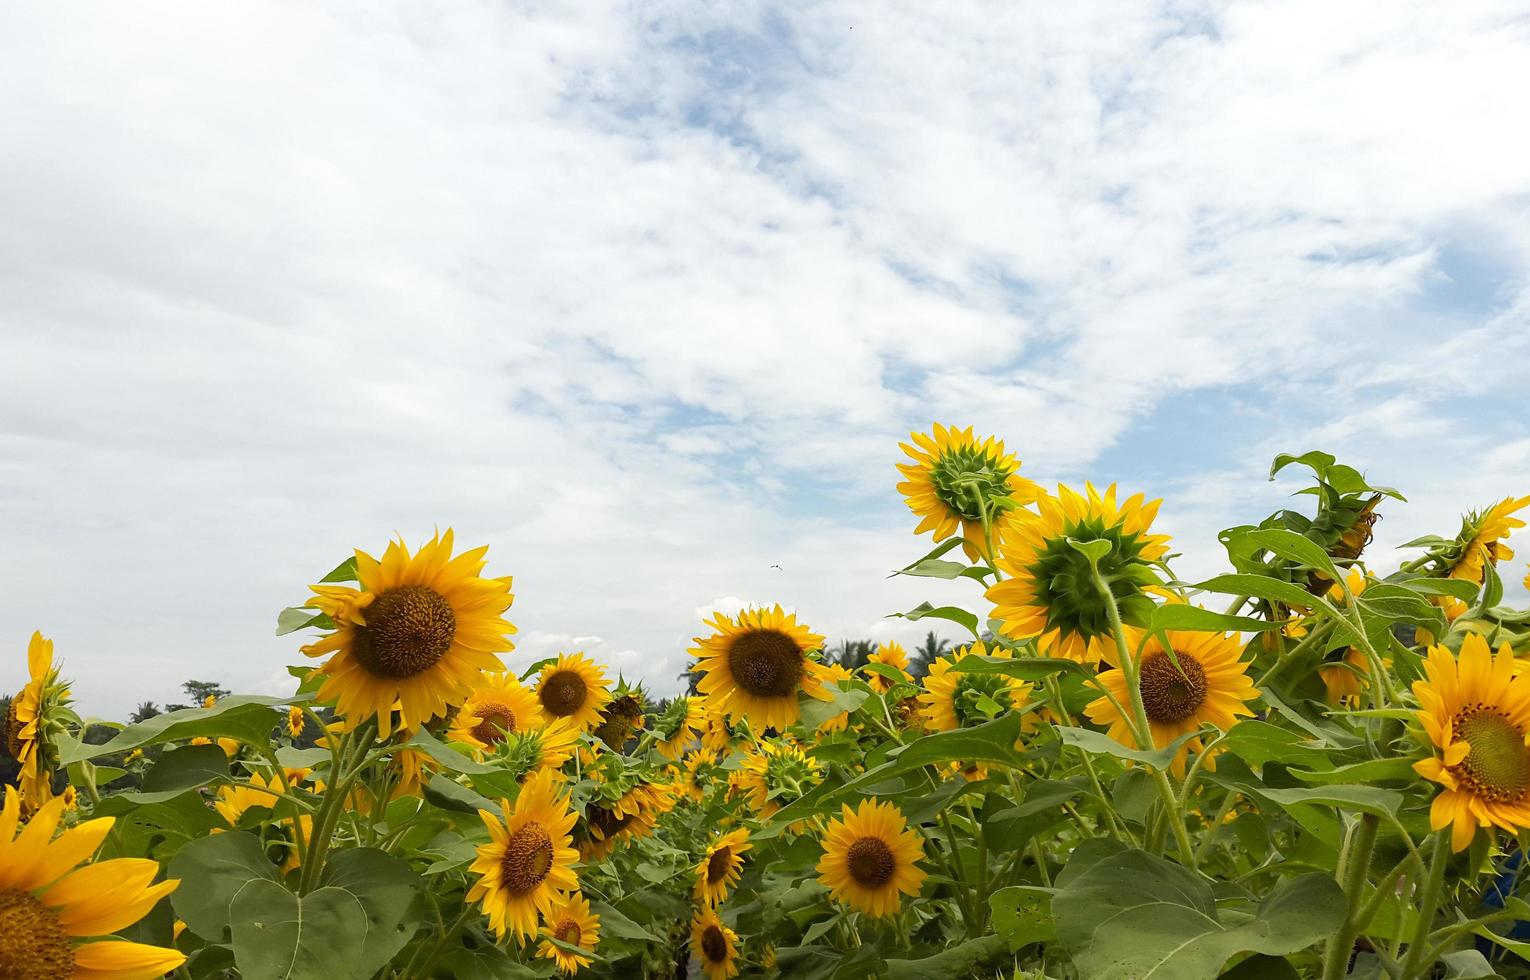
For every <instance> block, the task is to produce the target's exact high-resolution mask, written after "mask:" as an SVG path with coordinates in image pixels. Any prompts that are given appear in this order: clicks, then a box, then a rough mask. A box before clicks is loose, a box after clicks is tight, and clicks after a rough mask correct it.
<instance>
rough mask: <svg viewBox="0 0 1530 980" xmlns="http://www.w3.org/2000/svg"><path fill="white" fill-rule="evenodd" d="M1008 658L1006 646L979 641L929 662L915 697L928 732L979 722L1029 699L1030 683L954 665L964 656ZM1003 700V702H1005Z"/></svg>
mask: <svg viewBox="0 0 1530 980" xmlns="http://www.w3.org/2000/svg"><path fill="white" fill-rule="evenodd" d="M969 655H970V656H974V657H995V658H997V659H1000V660H1009V659H1011V657H1012V654H1011V653H1010V651H1009V649H1008V648H1007V647H999V646H996V647H994V648H993V649H992V650H989V649H988V648H987V647H985V646H984V645H983V644H982V643H981V642H978V643H974V644H972V645H971V646H967V647H963V648H961V649H960V650H958V651H956V652H955V653H953V654H949V655H948V656H944V657H941V658H940V659H939V660H936V661H935V662H934V663H932V664H930V672H929V673H928V674H926V675H925V677H924V691H923V692H922V693H921V694H920V695H919V701H920V703H921V704H922V705H923V706H924V707H923V708H922V709H921V710H922V713H923V715H924V725H925V727H926V728H928V729H929V730H930V731H932V732H949V731H955V730H956V729H958V728H970V727H972V726H973V725H981V724H982V723H983V722H985V721H989V720H990V719H992V718H994V717H996V716H997V715H998V714H1000V713H1001V712H1003V711H1004V710H1006V709H1012V710H1015V711H1019V710H1021V709H1023V708H1024V707H1025V706H1026V704H1027V703H1028V702H1029V701H1030V699H1031V690H1032V685H1030V684H1027V683H1026V682H1025V681H1022V680H1018V679H1016V678H1014V677H1008V676H1006V675H1004V674H969V673H967V672H966V671H962V670H958V669H956V664H957V663H959V662H960V661H961V660H962V659H963V658H964V657H967V656H969ZM1006 702H1007V703H1006Z"/></svg>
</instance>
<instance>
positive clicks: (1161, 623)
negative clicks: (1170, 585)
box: [1148, 602, 1282, 633]
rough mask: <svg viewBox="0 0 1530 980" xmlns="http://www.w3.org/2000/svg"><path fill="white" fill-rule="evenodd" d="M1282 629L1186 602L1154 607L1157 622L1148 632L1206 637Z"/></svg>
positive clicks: (1151, 624)
mask: <svg viewBox="0 0 1530 980" xmlns="http://www.w3.org/2000/svg"><path fill="white" fill-rule="evenodd" d="M1281 625H1282V624H1281V623H1278V622H1276V623H1272V622H1270V621H1268V620H1264V619H1255V618H1254V617H1252V616H1230V615H1228V614H1227V613H1219V612H1212V611H1211V610H1210V609H1202V608H1201V607H1200V606H1191V605H1187V604H1186V603H1183V602H1166V603H1164V604H1163V605H1161V606H1156V607H1154V609H1153V618H1152V619H1151V620H1149V621H1148V632H1150V633H1156V632H1158V631H1159V630H1196V631H1199V632H1204V633H1232V632H1250V633H1257V632H1259V631H1261V630H1275V629H1280V627H1281Z"/></svg>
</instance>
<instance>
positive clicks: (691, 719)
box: [654, 696, 706, 762]
mask: <svg viewBox="0 0 1530 980" xmlns="http://www.w3.org/2000/svg"><path fill="white" fill-rule="evenodd" d="M705 723H706V712H705V711H703V710H702V701H701V699H700V698H690V697H684V696H682V697H678V698H675V699H674V700H673V701H671V702H670V705H669V708H668V709H666V710H665V712H664V714H663V715H661V716H660V718H659V720H658V722H657V723H656V724H655V725H654V734H655V736H657V738H658V742H657V743H656V744H655V745H654V748H656V749H658V750H659V754H660V755H662V756H663V757H664V758H666V759H668V760H669V761H671V762H676V761H678V760H679V759H680V757H681V756H683V755H684V754H685V750H686V749H688V748H690V746H691V745H692V744H693V743H694V742H695V741H696V733H697V732H699V731H701V728H702V726H703V725H704V724H705Z"/></svg>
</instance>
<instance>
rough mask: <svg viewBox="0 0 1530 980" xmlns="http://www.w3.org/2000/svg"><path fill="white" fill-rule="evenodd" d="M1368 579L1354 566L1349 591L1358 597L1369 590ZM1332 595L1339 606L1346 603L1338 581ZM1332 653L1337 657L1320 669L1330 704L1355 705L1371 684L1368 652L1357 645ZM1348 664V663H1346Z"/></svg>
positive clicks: (1346, 580)
mask: <svg viewBox="0 0 1530 980" xmlns="http://www.w3.org/2000/svg"><path fill="white" fill-rule="evenodd" d="M1366 581H1367V579H1366V577H1365V574H1364V573H1363V572H1361V571H1360V570H1359V569H1358V568H1351V569H1350V570H1349V572H1348V574H1347V575H1346V576H1345V582H1346V584H1347V585H1348V586H1349V592H1350V594H1351V595H1355V596H1358V595H1361V594H1363V593H1364V592H1365V586H1366ZM1328 598H1329V599H1330V600H1332V601H1333V602H1334V604H1335V605H1339V606H1342V605H1343V604H1344V602H1345V599H1344V590H1343V589H1341V588H1340V587H1339V584H1338V583H1337V582H1335V583H1333V584H1332V585H1330V586H1329V587H1328ZM1330 656H1332V657H1334V660H1333V661H1332V662H1331V663H1328V664H1327V665H1326V666H1322V667H1319V668H1318V679H1319V680H1321V681H1322V682H1323V689H1324V691H1325V693H1326V697H1327V700H1328V703H1329V704H1332V705H1354V704H1355V703H1357V702H1358V701H1359V699H1360V694H1361V693H1362V692H1363V691H1364V690H1365V689H1366V688H1367V687H1369V686H1370V663H1369V661H1368V660H1367V658H1366V656H1365V651H1364V650H1361V649H1359V648H1357V647H1349V648H1348V649H1347V650H1344V651H1342V652H1339V651H1336V652H1335V653H1333V654H1330ZM1346 664H1347V665H1348V666H1345V665H1346Z"/></svg>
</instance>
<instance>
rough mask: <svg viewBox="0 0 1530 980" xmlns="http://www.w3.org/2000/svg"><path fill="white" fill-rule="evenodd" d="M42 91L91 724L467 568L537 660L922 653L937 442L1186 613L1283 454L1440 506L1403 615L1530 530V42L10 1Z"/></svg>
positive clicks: (54, 517) (36, 111)
mask: <svg viewBox="0 0 1530 980" xmlns="http://www.w3.org/2000/svg"><path fill="white" fill-rule="evenodd" d="M0 81H3V82H4V84H3V85H0V127H3V128H4V131H5V132H7V134H9V135H8V138H7V140H6V145H5V147H4V149H3V150H0V213H4V214H5V215H6V221H5V222H3V223H0V297H3V302H0V366H3V368H4V382H3V383H0V526H3V527H4V528H5V529H6V531H7V534H6V536H5V537H6V545H5V548H4V549H3V551H0V593H3V594H4V595H5V596H6V599H5V601H4V602H0V690H9V689H13V688H15V687H16V686H18V685H19V683H20V682H21V680H22V676H21V671H22V664H23V656H22V655H23V652H24V650H25V645H26V638H27V636H29V635H30V633H31V631H32V630H33V629H41V630H43V631H44V632H45V633H46V634H48V635H50V636H53V637H54V638H55V639H56V641H57V649H58V653H59V655H60V656H61V657H62V658H63V659H64V661H65V663H66V665H67V672H68V673H69V674H70V675H71V676H72V677H73V678H74V679H75V690H76V693H77V695H78V696H79V698H80V700H81V703H82V705H83V706H84V707H85V709H86V710H87V711H91V712H96V713H100V714H102V715H121V714H123V713H125V712H126V711H127V710H129V709H130V708H131V707H132V705H133V704H135V703H136V702H138V701H140V700H145V699H154V700H157V701H161V702H163V701H165V700H167V699H170V698H172V697H173V696H174V695H175V694H176V687H177V685H178V684H179V682H180V681H181V680H183V679H185V678H187V677H193V676H194V677H199V678H215V679H218V680H222V681H224V682H225V683H226V684H228V685H230V686H233V687H236V688H239V689H242V690H256V691H262V692H269V693H280V692H282V691H284V690H286V689H287V687H286V685H287V684H288V683H289V680H288V678H287V675H286V673H285V670H284V666H285V665H286V664H288V663H296V662H298V661H299V660H301V657H300V655H299V654H298V652H297V645H298V644H297V642H296V641H295V640H294V638H292V637H287V638H277V637H275V636H273V635H272V625H273V620H274V615H275V612H276V610H278V609H280V608H281V607H282V606H285V605H288V604H290V603H293V602H295V601H299V600H301V599H302V597H303V596H304V595H305V586H306V584H307V583H308V582H309V581H312V580H313V579H314V578H316V577H317V576H318V575H321V574H322V573H323V572H324V571H326V570H327V569H329V568H330V567H332V566H333V565H334V564H335V563H336V562H338V561H339V560H340V559H341V558H342V557H344V555H345V554H346V553H347V552H348V549H350V548H352V547H361V548H364V549H367V550H370V551H373V552H376V551H379V550H380V549H381V548H382V547H383V546H384V545H385V543H386V541H387V539H388V537H389V536H390V535H392V534H395V533H398V534H402V535H403V536H404V537H405V538H406V539H407V540H409V541H410V542H417V541H419V540H420V539H421V538H422V537H423V536H427V535H428V534H429V533H430V532H431V531H432V530H433V529H434V528H435V527H437V526H440V527H446V526H453V527H455V528H456V529H457V532H458V535H459V539H460V540H461V541H463V542H464V543H480V542H486V543H488V544H490V546H491V551H490V557H491V568H492V569H493V570H494V572H495V573H496V574H513V575H514V576H515V579H516V588H515V591H516V593H517V599H516V603H515V606H514V607H513V610H512V613H511V619H512V620H513V621H515V622H516V623H517V624H518V625H519V627H520V630H521V632H520V635H519V647H518V649H517V651H516V653H514V654H513V655H512V656H511V657H510V661H511V663H512V664H513V665H521V664H525V663H528V662H530V660H531V659H533V658H535V657H540V656H543V655H547V654H549V653H554V652H557V651H559V650H572V649H585V650H587V651H588V652H590V653H591V654H593V655H595V656H596V657H598V658H599V659H601V660H603V661H605V662H606V663H608V664H610V665H611V666H612V667H613V671H616V670H619V671H621V672H623V673H624V674H626V675H627V676H629V677H633V678H639V677H640V678H643V679H645V680H646V681H647V682H648V683H649V684H650V685H651V686H652V687H653V688H654V689H656V690H658V691H668V690H670V689H672V686H673V683H674V677H675V675H676V674H677V673H678V672H679V671H680V670H681V669H682V668H683V667H684V665H685V663H686V659H687V658H686V654H685V650H686V647H687V646H688V644H689V639H690V637H691V636H693V635H694V634H695V633H696V632H698V631H699V630H700V625H701V620H702V618H703V616H705V615H706V614H707V613H709V612H710V611H711V610H712V609H713V608H719V607H722V608H732V607H735V606H737V605H738V604H740V603H742V602H746V601H747V602H776V601H779V602H782V603H784V604H786V605H790V606H793V607H795V608H796V609H797V610H798V612H799V613H800V614H801V616H802V617H803V618H804V619H805V620H806V621H807V622H808V623H810V624H812V625H813V626H815V627H816V628H817V629H818V630H819V631H820V632H823V633H826V634H828V635H829V636H830V637H831V638H842V637H847V636H848V637H862V636H873V637H877V638H902V639H906V640H912V639H916V638H917V637H918V636H919V635H921V634H922V632H923V630H922V628H921V627H920V625H919V624H908V623H903V622H900V621H898V620H889V619H886V618H885V614H886V613H888V612H891V611H894V610H900V609H907V608H909V607H911V606H913V605H915V604H917V603H918V602H920V601H922V600H924V599H931V600H934V601H937V602H960V603H967V604H969V605H973V606H974V607H977V606H978V605H979V603H980V600H979V599H978V598H977V597H976V596H975V595H973V594H971V593H970V592H965V591H963V590H961V589H959V588H958V587H956V586H953V585H950V584H949V583H930V582H921V581H906V580H889V579H887V578H886V577H885V575H886V571H887V570H888V569H890V568H893V567H896V566H898V565H901V564H903V563H905V562H907V561H908V560H910V559H912V558H913V557H916V556H917V555H919V554H920V553H922V551H923V550H924V549H925V548H926V547H927V546H928V545H927V543H925V542H921V541H919V540H917V539H915V538H914V537H913V536H912V535H911V534H910V529H911V527H912V522H911V520H910V519H909V516H908V514H907V511H906V510H905V508H904V507H903V504H902V503H901V501H900V500H899V498H898V497H897V495H896V494H895V492H894V491H893V488H892V485H893V483H894V482H895V480H896V474H895V472H894V470H893V468H892V467H893V464H894V463H895V462H897V461H898V459H899V458H900V454H899V452H898V450H897V442H898V440H900V439H905V438H907V434H908V432H909V431H910V430H911V429H916V428H919V429H922V428H927V427H928V425H929V424H930V422H931V421H932V420H936V419H939V420H941V421H944V422H950V423H958V424H973V425H976V426H977V427H978V428H979V429H980V430H982V431H985V432H993V433H996V434H998V435H1000V436H1002V437H1003V438H1004V439H1005V440H1006V441H1007V444H1008V445H1009V447H1010V448H1011V449H1013V450H1014V451H1016V452H1017V453H1018V454H1019V455H1020V456H1021V458H1022V459H1023V460H1024V461H1025V472H1027V473H1028V474H1030V475H1032V476H1033V477H1034V478H1036V479H1038V480H1041V481H1043V482H1055V481H1058V480H1066V481H1070V482H1076V481H1082V480H1085V479H1093V480H1096V481H1098V482H1109V481H1112V480H1115V481H1118V482H1119V483H1120V484H1121V485H1122V487H1123V489H1126V490H1128V491H1132V492H1135V491H1138V490H1141V491H1145V492H1147V493H1148V494H1149V495H1151V496H1161V497H1163V498H1164V500H1165V503H1164V505H1163V510H1162V516H1161V525H1162V527H1163V528H1164V529H1165V530H1167V531H1169V532H1170V533H1172V534H1174V536H1175V544H1176V548H1177V549H1178V550H1181V551H1182V552H1183V553H1184V558H1183V559H1182V562H1183V568H1182V572H1183V573H1184V574H1185V575H1186V576H1187V577H1189V576H1192V575H1195V574H1199V573H1207V572H1211V571H1213V570H1215V569H1216V568H1217V564H1218V554H1217V547H1216V544H1215V533H1216V531H1217V530H1219V529H1220V528H1222V527H1225V526H1229V525H1232V524H1236V523H1241V522H1245V521H1249V520H1254V519H1257V518H1259V517H1261V516H1263V515H1264V514H1266V513H1268V512H1269V511H1270V510H1272V509H1274V508H1275V507H1278V506H1281V505H1282V503H1283V501H1284V496H1283V495H1284V493H1286V492H1288V491H1289V490H1290V489H1292V487H1293V486H1294V484H1292V483H1278V484H1270V483H1268V482H1266V480H1265V478H1264V474H1265V472H1266V470H1267V468H1268V465H1269V460H1270V458H1271V457H1272V456H1273V455H1274V454H1275V453H1277V452H1282V451H1291V452H1301V451H1304V450H1307V449H1312V448H1322V449H1326V450H1328V451H1330V452H1334V453H1336V454H1338V455H1339V456H1340V457H1341V458H1343V459H1344V460H1346V461H1347V462H1351V463H1352V464H1354V465H1356V466H1359V467H1361V468H1362V469H1364V470H1366V471H1367V472H1368V473H1369V474H1370V475H1371V476H1372V477H1373V478H1374V479H1376V480H1377V481H1379V482H1382V483H1387V484H1392V485H1395V486H1397V487H1399V488H1401V489H1402V490H1403V491H1404V492H1405V493H1407V494H1408V496H1409V498H1410V502H1409V503H1408V504H1407V505H1406V506H1397V507H1394V508H1391V509H1389V511H1388V512H1387V513H1385V515H1384V519H1383V521H1382V524H1381V525H1380V528H1379V533H1378V542H1377V550H1376V552H1375V554H1376V556H1377V557H1376V562H1377V565H1378V568H1379V570H1381V571H1383V572H1385V571H1387V570H1388V569H1389V568H1390V566H1391V562H1392V561H1393V560H1394V554H1395V553H1394V552H1393V551H1392V550H1391V549H1392V548H1393V547H1394V546H1395V545H1396V544H1397V543H1399V542H1401V541H1404V540H1407V539H1408V538H1411V537H1414V536H1417V535H1419V534H1423V533H1431V532H1438V533H1450V532H1451V531H1453V530H1454V528H1455V526H1456V522H1457V521H1458V519H1459V514H1460V512H1461V511H1463V510H1465V509H1468V508H1472V507H1480V506H1484V505H1486V504H1487V503H1490V502H1492V501H1495V500H1498V499H1501V498H1502V497H1504V496H1506V495H1509V494H1511V493H1512V494H1516V495H1522V494H1525V493H1530V426H1527V424H1526V415H1525V409H1524V406H1525V404H1526V397H1525V392H1526V389H1527V385H1530V291H1527V271H1530V221H1527V220H1526V219H1527V218H1530V135H1527V132H1526V130H1525V127H1524V126H1523V125H1522V119H1523V108H1522V104H1521V103H1522V97H1521V95H1520V93H1523V92H1524V91H1527V90H1530V5H1527V4H1524V3H1519V4H1503V3H1462V4H1453V5H1449V6H1448V7H1445V6H1442V5H1438V4H1429V3H1403V4H1398V3H1363V2H1362V3H1355V4H1346V5H1343V6H1342V7H1338V8H1335V7H1334V6H1333V5H1331V4H1320V3H1283V4H1261V3H1247V2H1221V3H1194V2H1188V3H1187V2H1174V3H1166V4H1151V3H1138V2H1125V0H1122V2H1116V3H1106V2H1102V3H1086V4H1068V5H1055V4H1054V5H1015V4H1011V3H1003V2H996V3H985V2H976V0H974V2H965V3H956V4H942V5H937V6H935V7H931V5H929V4H917V3H912V2H909V3H896V2H895V3H889V4H884V5H879V6H878V7H877V8H876V9H875V11H872V9H871V8H868V7H866V6H865V5H862V4H856V3H850V2H835V0H826V2H815V3H811V4H807V3H801V4H766V3H738V4H728V5H719V4H696V3H666V2H653V3H648V4H643V5H615V4H601V3H591V4H581V5H573V6H569V7H566V8H564V9H537V8H527V7H524V6H522V5H517V4H508V3H489V2H483V3H466V4H463V3H453V4H444V3H432V2H413V3H402V4H390V5H385V6H384V7H381V8H379V7H378V5H375V4H363V3H324V4H309V3H295V2H293V3H281V2H277V3H259V4H257V3H247V4H226V5H217V6H215V7H210V6H190V5H186V4H173V3H143V4H134V5H133V6H132V7H131V8H127V7H123V6H121V5H113V4H107V3H100V4H85V5H69V6H68V7H60V6H58V5H53V6H37V5H34V6H31V7H25V6H10V7H7V8H5V9H4V10H3V11H0ZM1522 550H1523V551H1524V554H1525V556H1527V557H1530V543H1526V544H1524V545H1523V548H1522ZM774 565H780V566H781V568H780V569H776V568H773V567H772V566H774ZM1524 571H1525V567H1524V558H1521V559H1518V560H1516V563H1515V564H1514V566H1513V567H1512V568H1510V569H1507V570H1506V578H1507V579H1508V580H1509V581H1510V582H1511V583H1516V584H1515V588H1516V589H1517V588H1518V586H1517V583H1518V582H1519V580H1521V579H1522V578H1523V577H1524ZM1517 594H1522V592H1521V593H1517ZM6 645H8V646H9V648H10V649H11V650H12V651H13V654H12V655H11V656H9V657H7V656H4V655H3V651H4V648H5V646H6Z"/></svg>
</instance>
